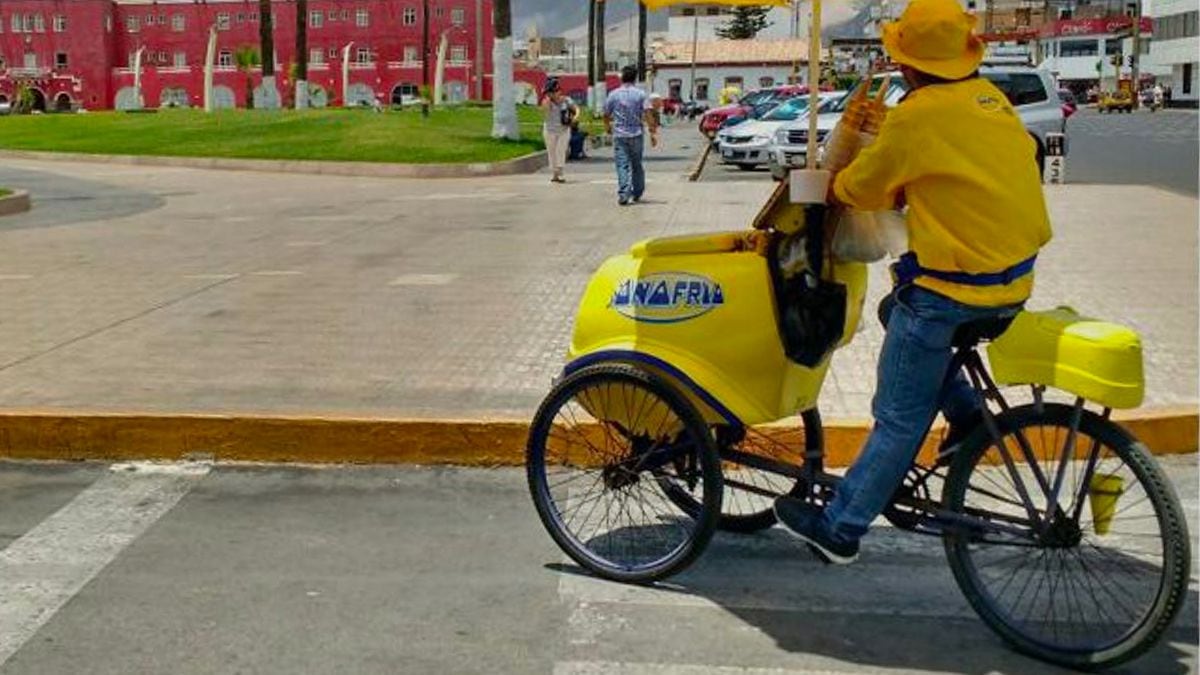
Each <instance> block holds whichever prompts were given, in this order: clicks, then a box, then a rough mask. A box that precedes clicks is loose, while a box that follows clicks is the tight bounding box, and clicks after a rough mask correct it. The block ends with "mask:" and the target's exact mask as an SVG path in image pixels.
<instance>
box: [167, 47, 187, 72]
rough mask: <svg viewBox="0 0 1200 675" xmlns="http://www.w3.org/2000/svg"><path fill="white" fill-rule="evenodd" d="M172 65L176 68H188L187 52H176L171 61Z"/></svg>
mask: <svg viewBox="0 0 1200 675" xmlns="http://www.w3.org/2000/svg"><path fill="white" fill-rule="evenodd" d="M171 65H172V66H173V67H175V68H187V52H183V51H180V52H175V54H174V56H173V57H172V59H171Z"/></svg>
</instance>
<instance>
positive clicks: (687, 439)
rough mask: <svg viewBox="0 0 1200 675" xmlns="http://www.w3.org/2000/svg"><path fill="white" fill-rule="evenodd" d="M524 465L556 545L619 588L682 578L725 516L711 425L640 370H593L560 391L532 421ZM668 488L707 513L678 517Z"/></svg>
mask: <svg viewBox="0 0 1200 675" xmlns="http://www.w3.org/2000/svg"><path fill="white" fill-rule="evenodd" d="M525 466H526V472H527V474H528V480H529V490H530V493H531V495H532V496H533V502H534V505H535V506H536V507H537V512H538V516H539V517H540V518H541V520H542V524H543V525H544V526H545V527H546V530H547V531H548V532H549V533H550V536H551V537H553V538H554V541H555V543H557V544H558V545H559V547H560V548H561V549H562V550H563V551H564V552H565V553H566V554H567V555H569V556H570V557H571V559H572V560H574V561H575V562H577V563H579V564H580V565H582V566H583V567H585V568H587V569H588V570H591V571H592V572H594V573H595V574H597V575H599V576H602V577H605V578H607V579H612V580H615V581H625V582H635V583H643V582H649V581H654V580H657V579H662V578H665V577H668V576H670V575H672V574H674V573H676V572H678V571H679V570H681V569H683V568H684V567H686V566H687V565H688V564H690V563H691V562H692V561H693V560H694V559H695V558H696V556H698V555H699V554H700V553H701V551H703V550H704V547H705V546H706V545H707V544H708V541H709V539H711V538H712V534H713V531H714V530H715V529H716V525H717V517H718V515H719V514H720V512H721V467H720V463H719V460H718V458H717V450H716V444H715V443H714V442H713V439H712V435H711V434H710V433H709V429H708V426H707V425H706V424H705V423H704V419H703V418H702V417H701V416H700V414H699V412H697V411H696V409H695V408H694V407H693V406H692V404H691V403H689V402H688V400H687V399H686V398H685V397H684V396H683V395H682V394H680V393H679V392H678V391H677V390H676V389H675V388H674V387H673V386H672V385H671V384H670V383H669V382H667V381H665V380H663V379H662V378H661V377H659V376H657V375H654V374H653V373H649V372H646V371H644V370H642V369H640V368H637V367H636V366H632V365H626V364H620V363H612V364H599V365H594V366H589V367H587V368H584V369H582V370H579V371H577V372H575V373H572V374H571V375H569V376H567V377H566V378H564V379H563V380H562V381H560V382H559V383H558V384H557V385H555V387H554V389H552V390H551V392H550V394H549V396H547V397H546V400H545V401H544V402H543V403H542V406H541V408H540V409H539V410H538V412H537V415H536V416H535V417H534V420H533V425H532V428H531V430H530V435H529V443H528V445H527V447H526V464H525ZM663 485H666V486H669V487H670V486H674V487H677V488H678V489H681V490H687V491H688V492H689V493H690V494H695V495H697V499H698V503H699V504H701V505H702V506H701V507H700V508H698V509H696V510H694V511H690V512H689V511H686V510H683V509H680V508H679V507H678V506H677V505H675V504H673V503H672V502H671V500H669V499H667V498H666V497H665V496H664V495H663V492H662V490H660V486H663Z"/></svg>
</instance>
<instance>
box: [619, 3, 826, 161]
mask: <svg viewBox="0 0 1200 675" xmlns="http://www.w3.org/2000/svg"><path fill="white" fill-rule="evenodd" d="M808 1H809V2H812V24H811V26H810V27H809V34H808V157H809V162H810V164H809V166H810V167H812V166H813V164H812V162H815V161H816V157H817V108H818V107H819V106H820V103H821V96H820V93H819V91H818V89H819V86H818V85H819V84H820V79H821V0H808ZM641 2H642V4H643V5H645V6H646V9H649V10H658V9H662V8H663V7H670V6H671V5H724V6H726V7H737V6H739V5H742V6H744V5H759V6H762V5H771V6H773V7H791V6H792V0H707V1H706V2H695V1H694V0H641ZM695 57H696V55H695V54H693V55H692V58H695Z"/></svg>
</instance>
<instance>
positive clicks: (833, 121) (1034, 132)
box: [769, 63, 1067, 180]
mask: <svg viewBox="0 0 1200 675" xmlns="http://www.w3.org/2000/svg"><path fill="white" fill-rule="evenodd" d="M979 74H980V75H982V76H983V77H986V78H987V79H989V80H991V81H992V83H993V84H995V85H996V87H997V88H999V89H1000V90H1001V91H1003V92H1004V94H1005V95H1006V96H1007V97H1008V100H1009V101H1011V102H1012V105H1013V107H1014V108H1015V109H1016V111H1017V114H1018V115H1020V116H1021V121H1022V122H1023V123H1024V124H1025V128H1026V129H1027V130H1028V131H1029V135H1031V136H1033V138H1034V140H1035V141H1037V162H1038V167H1039V168H1040V167H1043V166H1045V162H1044V161H1043V160H1044V159H1045V156H1046V134H1048V133H1061V134H1066V131H1067V120H1066V118H1065V117H1064V116H1063V110H1062V100H1060V99H1059V96H1058V90H1057V88H1056V87H1055V85H1054V78H1053V77H1051V75H1050V73H1049V72H1047V71H1045V70H1040V69H1038V68H1033V67H1031V66H1023V65H1001V64H995V65H991V64H986V63H985V64H984V65H983V66H981V67H980V69H979ZM883 77H884V76H883V75H877V76H876V77H875V82H872V88H871V89H870V90H869V93H870V94H872V95H874V94H875V93H876V92H877V91H878V87H879V84H882V81H883ZM906 89H907V87H906V85H905V83H904V80H903V79H902V78H900V77H899V76H898V75H895V74H894V75H893V76H892V79H891V85H890V87H889V91H888V93H887V97H886V99H885V100H886V101H887V104H888V105H889V106H894V105H896V104H897V103H899V102H900V99H902V98H903V97H904V94H905V93H906ZM847 101H849V97H848V96H847V97H846V98H843V99H842V100H841V101H838V102H837V103H835V104H834V105H833V106H831V108H830V109H829V111H828V112H825V113H822V114H821V115H819V116H818V117H817V142H818V143H824V142H825V137H826V136H827V135H828V134H829V132H830V131H832V130H833V128H834V127H835V126H837V123H838V120H840V119H841V117H842V112H843V111H844V110H845V105H846V102H847ZM807 142H808V117H807V115H805V116H803V117H801V118H800V119H798V120H796V121H795V122H791V123H789V124H786V125H784V126H783V127H782V128H780V129H779V130H778V131H777V132H776V134H775V144H774V147H773V149H772V152H771V157H770V161H769V165H770V167H771V175H772V176H774V177H775V178H776V179H777V180H783V178H784V177H785V176H786V174H787V171H788V170H789V169H792V168H798V167H803V166H804V165H805V164H806V163H807V157H806V153H807V149H808V148H807ZM1066 146H1067V144H1066V142H1065V137H1064V144H1063V153H1064V154H1065V153H1066Z"/></svg>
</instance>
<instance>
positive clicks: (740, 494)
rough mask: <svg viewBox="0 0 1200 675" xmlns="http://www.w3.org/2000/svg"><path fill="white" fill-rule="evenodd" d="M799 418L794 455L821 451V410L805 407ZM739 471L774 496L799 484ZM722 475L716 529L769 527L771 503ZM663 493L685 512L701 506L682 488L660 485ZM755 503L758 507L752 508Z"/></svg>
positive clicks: (795, 490) (751, 530)
mask: <svg viewBox="0 0 1200 675" xmlns="http://www.w3.org/2000/svg"><path fill="white" fill-rule="evenodd" d="M800 420H801V422H802V424H803V429H804V448H801V449H799V451H798V452H797V453H796V454H800V455H801V456H802V457H803V456H804V455H811V454H813V453H817V452H821V451H822V449H823V447H824V434H823V433H822V425H821V413H820V412H818V411H817V409H816V408H812V409H810V410H805V411H804V412H803V413H801V414H800ZM745 443H747V441H746V440H743V441H741V442H740V443H738V444H737V445H738V446H741V445H743V444H745ZM735 447H737V446H735ZM789 449H790V448H789ZM750 452H751V453H752V454H762V453H755V452H753V451H750ZM776 458H778V457H776ZM741 470H743V471H747V472H750V477H748V478H747V481H748V482H750V483H751V484H753V485H755V486H756V487H759V488H761V489H764V490H767V491H771V492H775V493H776V496H784V495H796V494H798V492H799V490H800V488H802V487H803V485H802V484H801V481H800V480H798V479H795V478H789V477H786V476H780V475H777V474H773V473H770V472H767V471H762V470H759V469H753V468H750V467H742V468H741ZM722 477H723V478H724V479H725V493H724V495H723V496H722V499H721V517H720V518H719V519H718V520H717V529H719V530H722V531H724V532H733V533H735V534H753V533H755V532H760V531H762V530H765V529H767V528H769V527H772V526H774V525H775V523H776V522H778V520H777V519H776V517H775V509H774V508H773V504H771V503H767V504H762V503H759V502H760V501H761V499H762V498H763V496H762V495H759V494H757V493H750V492H748V491H746V490H742V489H739V488H738V487H736V486H734V485H731V484H730V479H729V476H728V475H726V474H725V473H724V472H722ZM672 487H673V486H672ZM784 488H786V489H784ZM664 492H666V494H667V497H668V498H669V499H670V500H671V501H672V502H674V503H675V504H676V505H677V506H678V507H679V508H681V509H683V510H685V511H687V512H688V513H695V512H698V511H699V509H700V508H701V505H700V503H699V502H698V501H697V500H696V499H695V498H694V497H693V496H692V495H691V494H690V493H688V492H686V491H682V490H678V489H670V488H664ZM756 506H758V507H761V508H755V507H756Z"/></svg>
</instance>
